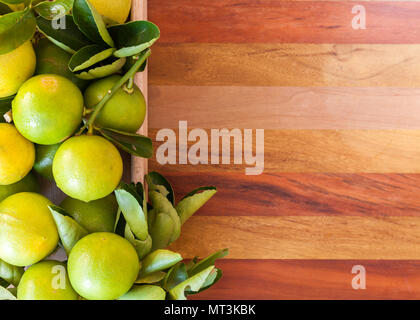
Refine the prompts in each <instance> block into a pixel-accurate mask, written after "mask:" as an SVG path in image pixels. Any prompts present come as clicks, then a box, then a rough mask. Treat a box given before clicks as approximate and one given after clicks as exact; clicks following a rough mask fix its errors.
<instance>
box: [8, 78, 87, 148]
mask: <svg viewBox="0 0 420 320" xmlns="http://www.w3.org/2000/svg"><path fill="white" fill-rule="evenodd" d="M12 112H13V121H14V123H15V125H16V128H17V129H18V130H19V132H20V133H21V134H22V135H23V136H24V137H25V138H27V139H28V140H30V141H32V142H35V143H37V144H43V145H51V144H56V143H59V142H61V141H63V140H64V139H66V138H68V137H69V136H70V135H72V134H73V133H74V132H75V131H76V129H77V128H78V127H79V126H80V124H81V122H82V114H83V96H82V93H81V92H80V90H79V88H78V87H77V86H76V85H75V84H73V82H71V81H70V80H68V79H67V78H64V77H62V76H59V75H53V74H46V75H38V76H35V77H32V78H31V79H29V80H28V81H26V82H25V83H24V84H23V85H22V86H21V87H20V89H19V91H18V93H17V95H16V97H15V99H14V100H13V102H12Z"/></svg>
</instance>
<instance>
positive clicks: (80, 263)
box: [68, 232, 140, 300]
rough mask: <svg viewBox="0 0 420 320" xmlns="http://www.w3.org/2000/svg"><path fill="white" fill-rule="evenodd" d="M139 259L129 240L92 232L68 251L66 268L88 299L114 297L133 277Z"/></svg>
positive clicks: (132, 280)
mask: <svg viewBox="0 0 420 320" xmlns="http://www.w3.org/2000/svg"><path fill="white" fill-rule="evenodd" d="M139 269H140V262H139V259H138V256H137V253H136V250H135V249H134V247H133V246H132V245H131V244H130V242H128V240H126V239H124V238H122V237H120V236H119V235H116V234H115V233H108V232H98V233H91V234H89V235H87V236H86V237H84V238H82V239H81V240H79V241H78V242H77V243H76V245H75V246H74V247H73V249H72V250H71V252H70V256H69V260H68V272H69V278H70V282H71V284H72V286H73V288H74V289H75V290H76V292H77V293H78V294H79V295H80V296H82V297H83V298H86V299H89V300H115V299H117V298H119V297H121V296H122V295H124V294H125V293H127V292H128V291H129V290H130V288H131V287H132V285H133V284H134V281H135V280H136V278H137V276H138V273H139Z"/></svg>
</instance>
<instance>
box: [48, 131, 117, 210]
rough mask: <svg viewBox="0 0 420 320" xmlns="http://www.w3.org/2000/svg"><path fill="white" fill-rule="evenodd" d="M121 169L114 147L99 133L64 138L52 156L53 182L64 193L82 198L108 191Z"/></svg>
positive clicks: (87, 198) (96, 196) (107, 193)
mask: <svg viewBox="0 0 420 320" xmlns="http://www.w3.org/2000/svg"><path fill="white" fill-rule="evenodd" d="M122 173H123V162H122V159H121V155H120V153H119V151H118V149H117V148H116V147H115V146H114V145H113V144H112V143H111V142H109V141H108V140H106V139H105V138H102V137H99V136H93V135H82V136H76V137H72V138H70V139H68V140H66V141H65V142H64V143H63V144H62V145H61V146H60V148H58V150H57V153H56V154H55V156H54V160H53V175H54V180H55V182H56V184H57V186H58V187H59V188H60V189H61V190H62V191H63V192H64V193H65V194H67V195H68V196H70V197H72V198H74V199H78V200H82V201H85V202H89V201H93V200H97V199H101V198H103V197H106V196H107V195H109V194H110V193H112V192H113V191H114V189H115V188H116V187H117V186H118V184H119V183H120V181H121V177H122Z"/></svg>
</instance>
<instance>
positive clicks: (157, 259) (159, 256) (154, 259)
mask: <svg viewBox="0 0 420 320" xmlns="http://www.w3.org/2000/svg"><path fill="white" fill-rule="evenodd" d="M181 260H182V256H181V255H180V254H179V253H176V252H173V251H170V250H164V249H159V250H156V251H153V252H152V253H149V254H148V255H147V256H146V258H144V259H143V260H142V262H141V263H142V268H141V270H140V275H141V276H145V275H148V274H151V273H155V272H157V271H162V270H166V269H168V268H170V267H172V266H173V265H175V264H177V263H178V262H180V261H181Z"/></svg>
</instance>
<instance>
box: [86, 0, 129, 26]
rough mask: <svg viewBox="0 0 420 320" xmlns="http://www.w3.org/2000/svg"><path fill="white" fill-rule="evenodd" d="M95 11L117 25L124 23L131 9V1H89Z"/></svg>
mask: <svg viewBox="0 0 420 320" xmlns="http://www.w3.org/2000/svg"><path fill="white" fill-rule="evenodd" d="M89 2H90V3H91V4H92V5H93V6H94V7H95V9H96V11H98V13H100V14H101V15H103V16H104V17H105V18H108V19H111V20H112V21H115V22H117V23H119V24H121V23H124V22H125V21H126V20H127V18H128V14H129V13H130V9H131V0H89Z"/></svg>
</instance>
